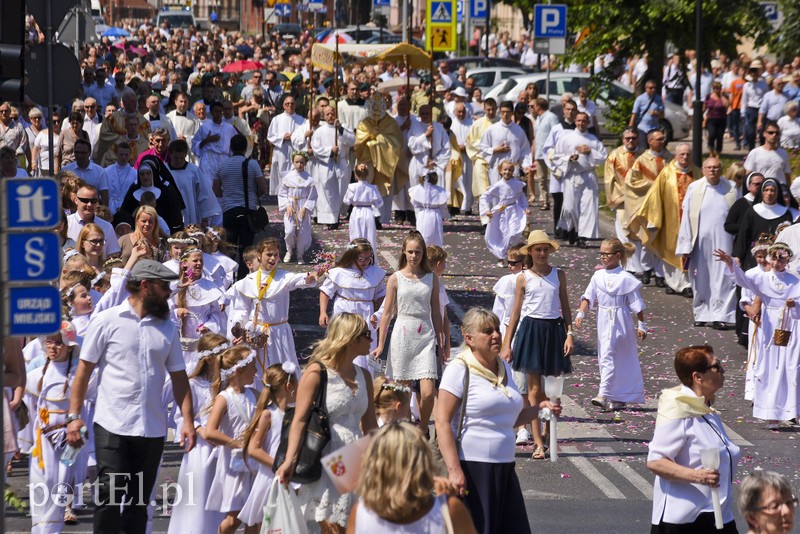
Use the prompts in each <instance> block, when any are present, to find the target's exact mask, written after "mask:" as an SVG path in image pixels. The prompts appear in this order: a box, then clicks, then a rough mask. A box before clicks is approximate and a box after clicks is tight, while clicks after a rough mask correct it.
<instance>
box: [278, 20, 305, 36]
mask: <svg viewBox="0 0 800 534" xmlns="http://www.w3.org/2000/svg"><path fill="white" fill-rule="evenodd" d="M272 33H277V34H278V35H280V36H282V37H283V36H292V37H294V38H295V39H299V38H300V36H301V35H302V34H303V28H301V27H300V25H299V24H297V23H295V22H284V23H281V24H276V25H275V27H274V28H273V29H272Z"/></svg>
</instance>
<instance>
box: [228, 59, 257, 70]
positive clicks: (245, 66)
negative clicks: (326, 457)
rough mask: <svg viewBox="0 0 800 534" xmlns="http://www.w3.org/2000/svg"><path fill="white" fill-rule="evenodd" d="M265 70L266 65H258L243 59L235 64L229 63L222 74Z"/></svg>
mask: <svg viewBox="0 0 800 534" xmlns="http://www.w3.org/2000/svg"><path fill="white" fill-rule="evenodd" d="M263 68H264V65H262V64H261V63H256V62H255V61H249V60H246V59H243V60H241V61H234V62H233V63H228V64H227V65H225V66H224V67H223V68H222V72H244V71H247V70H261V69H263Z"/></svg>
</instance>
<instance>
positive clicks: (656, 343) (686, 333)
mask: <svg viewBox="0 0 800 534" xmlns="http://www.w3.org/2000/svg"><path fill="white" fill-rule="evenodd" d="M270 217H271V220H272V221H276V222H273V224H271V225H270V228H269V230H268V232H269V233H270V234H271V235H280V234H281V233H282V231H283V228H282V224H278V223H277V221H279V219H278V217H277V214H276V213H275V208H274V206H273V207H271V209H270ZM550 217H551V212H549V211H546V212H540V211H539V210H538V209H537V208H533V210H532V213H531V222H532V228H542V229H545V230H547V231H550V230H551V228H552V223H551V219H550ZM406 230H407V229H404V228H401V227H388V228H387V229H385V230H382V231H380V232H379V233H378V236H379V242H380V244H379V250H378V262H379V263H380V265H381V266H383V267H384V268H387V270H392V269H393V266H394V265H395V262H396V260H397V256H398V254H399V252H400V244H401V240H402V236H403V234H404V232H405V231H406ZM314 234H315V250H316V251H320V250H325V251H333V252H337V253H338V252H340V251H341V250H342V249H343V248H344V246H345V245H346V243H347V241H348V236H347V229H346V225H343V226H342V228H341V229H339V230H336V231H328V230H326V229H325V228H324V227H322V226H317V227H315V228H314ZM601 235H602V236H604V237H606V236H611V235H613V228H612V226H611V223H610V219H609V217H608V216H605V217H603V219H602V224H601ZM445 248H446V250H447V251H448V252H449V254H450V258H449V261H448V268H447V273H446V275H445V277H444V282H445V284H446V286H447V289H448V294H449V297H450V300H451V306H450V308H449V313H450V317H451V322H452V323H453V328H452V330H451V334H452V338H453V346H454V347H455V346H457V345H458V344H459V343H460V341H461V339H460V334H459V332H458V324H459V322H460V317H462V316H463V313H464V310H467V309H468V308H470V307H472V306H485V307H491V304H492V300H493V295H492V293H491V288H492V286H493V284H494V283H495V281H496V280H497V279H498V278H499V277H500V276H502V275H503V274H505V273H506V271H505V270H504V269H501V268H499V267H496V266H495V261H496V260H495V259H494V258H492V257H491V255H490V254H489V253H488V252H487V250H486V248H485V245H484V242H483V235H482V233H481V227H480V223H479V222H478V220H477V217H459V218H456V219H455V220H454V221H451V222H448V223H447V224H446V226H445ZM598 248H599V242H593V243H590V247H589V248H587V249H578V248H574V247H570V246H566V245H565V246H563V247H562V248H561V250H560V251H559V252H557V253H555V254H554V255H552V256H551V259H552V263H553V264H554V265H556V266H558V267H559V268H562V269H564V270H565V271H566V274H567V279H568V289H569V294H570V299H571V302H572V304H573V306H574V307H576V306H577V304H578V298H579V296H580V294H581V293H582V292H583V290H584V289H585V287H586V285H587V283H588V280H589V278H590V277H591V275H592V273H593V271H594V269H595V267H596V266H597V264H598V261H597V251H598ZM288 268H289V269H291V270H301V266H298V265H296V264H291V265H289V266H288ZM304 268H306V269H308V268H309V267H308V266H304ZM643 296H644V299H645V301H646V302H647V310H646V322H647V324H648V326H649V328H650V335H649V337H648V339H647V340H646V341H645V342H643V343H641V344H640V347H639V349H640V354H641V363H642V369H643V373H644V378H645V388H646V396H647V400H646V403H645V404H644V405H643V406H640V407H635V408H631V409H629V410H626V411H623V412H618V413H616V414H609V413H601V412H599V411H598V409H597V408H595V407H593V406H591V405H590V402H589V400H590V399H591V398H592V397H594V395H595V394H596V393H597V387H598V382H599V379H598V365H597V355H596V349H597V343H596V330H595V324H596V323H595V315H594V313H593V312H589V313H587V319H586V321H585V322H584V328H583V330H581V331H579V332H578V335H577V337H576V341H577V348H576V352H577V353H576V354H575V355H574V356H573V365H574V367H575V372H574V374H572V375H570V376H569V377H568V378H567V380H566V382H565V387H564V397H563V403H564V406H565V408H564V416H563V417H562V418H561V420H560V421H559V425H558V434H559V437H560V441H559V449H560V452H559V459H558V461H557V462H555V463H552V462H550V461H549V459H548V460H545V461H542V460H532V459H531V458H530V456H531V453H532V449H531V447H530V446H528V447H518V449H517V473H518V475H519V478H520V482H521V485H522V489H523V492H524V495H525V500H526V506H527V509H528V516H529V519H530V523H531V526H532V528H533V531H534V532H542V533H549V532H552V533H568V532H575V533H583V532H600V533H605V532H609V533H610V532H615V533H626V532H631V533H633V532H637V533H641V532H646V531H649V524H650V512H651V507H652V506H651V498H652V482H653V476H652V475H651V474H650V473H649V471H648V470H647V468H646V466H645V460H646V457H647V443H648V441H649V439H650V438H651V437H652V433H653V427H654V425H655V407H656V404H657V399H656V395H657V394H658V393H659V392H660V391H661V390H662V389H663V388H666V387H671V386H674V385H676V384H677V379H676V377H675V375H674V371H673V369H672V358H673V355H674V353H675V350H676V349H678V348H680V347H682V346H685V345H689V344H698V343H709V344H711V345H712V346H713V347H714V349H715V353H716V354H717V355H718V356H719V357H720V358H721V359H722V361H723V364H724V366H725V369H726V373H725V378H726V382H725V386H724V388H723V389H722V390H721V392H720V394H719V396H718V402H717V407H718V408H719V409H720V411H721V412H722V419H723V421H724V422H725V423H726V425H727V429H728V433H729V435H730V436H731V437H732V438H733V439H734V441H736V442H737V443H738V444H739V445H740V446H741V447H742V461H741V463H740V465H739V468H738V471H737V473H736V476H735V483H739V481H740V480H741V479H742V478H743V477H744V476H745V475H746V474H747V473H748V472H750V471H752V470H754V469H766V470H774V471H777V472H779V473H782V474H784V475H786V476H788V477H790V479H791V481H792V485H793V487H794V488H795V492H797V491H800V465H798V464H800V453H798V450H797V447H798V437H799V436H800V428H798V427H793V428H786V429H783V430H781V431H768V430H766V429H765V428H764V424H763V422H759V421H756V420H754V419H753V418H752V415H751V406H750V403H749V402H746V401H745V400H744V398H743V392H744V386H743V383H744V359H745V351H744V349H742V348H741V347H739V346H738V345H736V343H735V338H734V335H733V333H732V332H719V331H715V330H712V329H706V328H695V327H693V326H692V321H693V319H692V310H691V304H690V301H689V300H688V299H685V298H683V297H680V296H668V295H665V294H664V292H663V290H660V289H657V288H655V287H654V286H652V285H651V286H648V287H645V288H644V289H643ZM573 309H574V308H573ZM317 315H318V292H317V291H316V290H300V291H297V292H295V293H294V294H293V295H292V307H291V312H290V323H291V324H292V325H293V327H294V330H295V334H296V340H297V347H298V353H300V354H301V355H303V354H305V355H307V354H310V351H311V349H310V346H311V344H312V343H313V341H315V340H316V339H319V337H320V336H321V334H322V329H321V328H320V327H319V326H317ZM180 458H181V457H180V452H179V451H178V450H177V449H176V448H175V447H173V446H168V448H167V453H166V454H165V457H164V462H163V468H162V470H161V474H160V480H159V484H162V483H164V482H169V481H172V480H174V479H175V478H176V477H177V471H178V467H179V465H180ZM27 481H28V480H27V464H26V463H24V462H16V463H15V465H14V473H13V475H12V476H11V477H10V479H9V482H10V484H11V488H12V489H13V490H14V491H15V492H16V493H17V494H18V495H20V496H25V495H26V494H27V489H26V486H25V485H26V484H27ZM158 497H159V500H158V505H159V508H158V509H157V510H156V519H155V521H154V525H153V531H154V532H165V531H166V529H167V526H168V519H169V518H168V517H164V516H163V515H162V514H163V510H162V509H161V508H160V505H161V500H160V493H159V496H158ZM77 513H78V515H79V518H80V522H79V524H78V525H75V526H70V527H67V528H66V529H65V532H88V531H90V530H91V509H88V510H78V511H77ZM737 517H738V516H737ZM738 521H739V529H740V531H741V532H746V531H747V528H746V525H745V524H744V522H743V521H742V519H741V518H740V517H738ZM29 530H30V519H29V518H28V517H26V516H25V515H24V514H23V513H20V512H14V511H12V512H10V513H9V517H8V518H7V523H6V531H7V532H14V531H18V532H27V531H29Z"/></svg>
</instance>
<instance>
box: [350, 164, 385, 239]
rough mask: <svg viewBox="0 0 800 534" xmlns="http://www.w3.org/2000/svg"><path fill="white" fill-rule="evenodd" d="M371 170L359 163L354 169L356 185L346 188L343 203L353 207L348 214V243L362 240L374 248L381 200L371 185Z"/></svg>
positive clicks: (378, 193)
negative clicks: (376, 219) (376, 218)
mask: <svg viewBox="0 0 800 534" xmlns="http://www.w3.org/2000/svg"><path fill="white" fill-rule="evenodd" d="M370 171H371V168H370V166H369V165H367V164H366V163H359V164H358V165H356V168H355V176H356V180H357V181H356V183H354V184H350V185H348V186H347V191H346V192H345V194H344V199H343V200H342V202H343V203H345V204H348V205H350V206H353V211H351V212H350V225H349V227H350V241H353V240H355V239H358V238H364V239H366V240H368V241H369V244H370V245H372V250H376V248H375V242H376V238H375V232H376V229H375V217H377V216H378V215H379V214H380V211H379V210H380V208H381V207H382V206H383V199H382V198H381V193H380V191H378V188H377V187H376V186H374V185H372V183H371V178H372V173H371V172H370Z"/></svg>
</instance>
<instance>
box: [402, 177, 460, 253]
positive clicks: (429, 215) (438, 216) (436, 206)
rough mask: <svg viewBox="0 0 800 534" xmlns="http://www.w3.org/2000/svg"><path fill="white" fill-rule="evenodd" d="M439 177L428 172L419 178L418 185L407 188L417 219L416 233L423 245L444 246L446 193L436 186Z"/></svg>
mask: <svg viewBox="0 0 800 534" xmlns="http://www.w3.org/2000/svg"><path fill="white" fill-rule="evenodd" d="M438 181H439V175H438V174H436V172H429V173H428V174H427V175H425V176H420V177H419V185H415V186H414V187H411V188H409V190H408V196H409V198H410V199H411V205H412V206H413V207H414V214H415V216H416V218H417V231H418V232H419V233H420V234H422V238H423V239H425V244H426V245H428V246H430V245H436V246H437V247H441V246H444V219H447V218H449V216H450V214H449V213H448V211H447V202H448V201H449V200H450V195H449V194H448V192H447V191H446V190H445V189H444V188H443V187H440V186H438V185H436V182H438Z"/></svg>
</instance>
